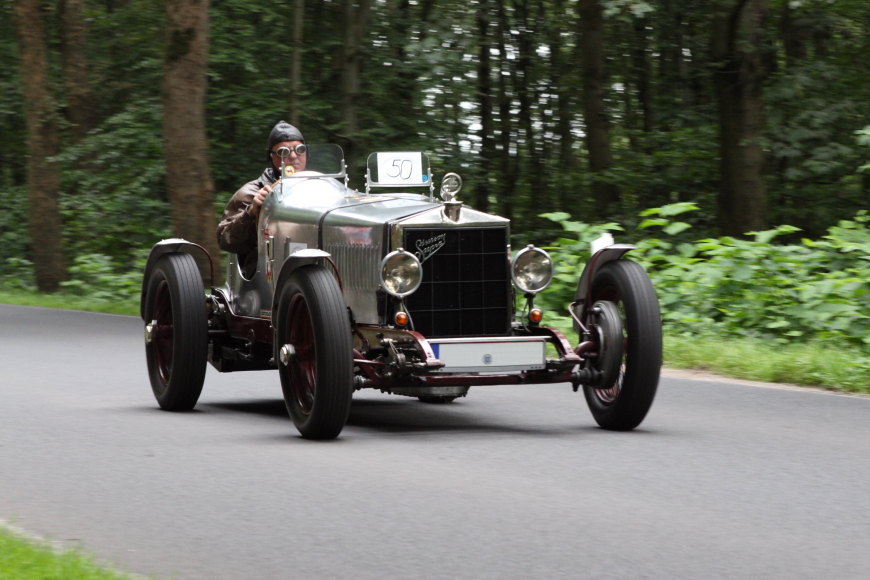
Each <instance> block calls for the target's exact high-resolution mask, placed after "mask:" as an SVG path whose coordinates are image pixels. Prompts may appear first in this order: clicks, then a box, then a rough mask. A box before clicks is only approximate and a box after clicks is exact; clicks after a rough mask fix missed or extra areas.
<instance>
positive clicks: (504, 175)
mask: <svg viewBox="0 0 870 580" xmlns="http://www.w3.org/2000/svg"><path fill="white" fill-rule="evenodd" d="M497 13H498V16H499V18H498V29H497V32H496V36H497V38H498V54H499V63H498V68H499V71H498V117H499V128H500V136H499V144H500V145H501V152H500V153H501V155H500V158H501V159H500V161H501V169H500V175H499V178H500V179H501V182H502V189H501V194H500V196H499V197H500V200H499V201H500V206H501V210H500V213H501V214H502V215H503V216H504V217H506V218H508V219H510V220H512V219H513V215H514V191H515V190H516V185H517V184H516V167H517V166H518V165H519V160H518V159H517V160H516V161H514V159H512V158H511V147H512V146H515V145H516V141H515V140H513V141H512V138H513V137H514V134H513V130H512V125H513V124H512V123H511V101H512V99H511V94H510V92H509V90H508V84H507V81H508V79H509V78H511V77H513V71H511V65H510V60H509V59H508V54H507V46H506V44H505V37H506V36H507V35H508V34H510V26H509V25H508V21H507V14H508V13H507V9H506V6H505V0H498V7H497ZM519 154H520V152H519V149H517V150H516V155H517V157H519Z"/></svg>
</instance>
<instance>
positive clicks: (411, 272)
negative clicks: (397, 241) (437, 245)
mask: <svg viewBox="0 0 870 580" xmlns="http://www.w3.org/2000/svg"><path fill="white" fill-rule="evenodd" d="M422 281H423V266H422V265H421V264H420V260H418V259H417V256H415V255H414V254H411V253H409V252H406V251H405V250H403V249H402V248H399V249H398V250H396V251H395V252H390V253H389V254H387V255H386V257H384V259H383V261H382V262H381V286H383V287H384V290H386V291H387V293H388V294H391V295H392V296H395V297H396V298H404V297H405V296H407V295H409V294H413V293H414V292H416V291H417V288H419V287H420V282H422Z"/></svg>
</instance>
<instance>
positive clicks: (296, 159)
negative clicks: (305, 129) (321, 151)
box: [272, 141, 308, 171]
mask: <svg viewBox="0 0 870 580" xmlns="http://www.w3.org/2000/svg"><path fill="white" fill-rule="evenodd" d="M297 145H302V141H281V142H280V143H276V144H275V145H274V146H273V147H272V165H274V166H275V167H277V168H278V169H281V158H280V157H279V156H278V154H277V153H275V151H277V150H278V149H280V148H281V147H287V148H288V149H290V155H288V156H287V157H285V158H284V163H286V164H287V165H292V166H293V169H295V170H296V171H305V163H306V161H307V160H308V155H307V154H303V155H297V154H296V151H295V149H296V146H297Z"/></svg>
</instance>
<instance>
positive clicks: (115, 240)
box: [57, 99, 171, 270]
mask: <svg viewBox="0 0 870 580" xmlns="http://www.w3.org/2000/svg"><path fill="white" fill-rule="evenodd" d="M160 123H161V107H160V105H159V103H158V102H156V101H155V100H154V99H147V100H143V101H137V102H133V103H131V104H130V105H129V106H128V107H127V108H125V109H124V110H122V111H120V112H119V113H117V114H115V115H113V116H111V117H109V118H108V119H107V120H106V121H104V122H103V123H102V124H101V125H100V126H99V127H98V128H97V129H95V130H94V131H92V132H91V134H90V135H89V136H88V137H87V138H86V139H85V140H83V141H82V142H81V144H79V145H78V146H74V147H69V148H67V149H66V150H65V151H64V152H63V153H62V154H61V155H60V156H58V158H57V161H58V162H60V163H62V164H63V166H64V167H65V168H66V171H64V174H63V182H62V191H61V198H60V201H61V215H62V216H63V218H64V232H63V233H64V237H65V244H64V245H65V248H66V250H67V254H68V256H70V257H73V256H80V255H87V254H103V255H105V256H110V257H111V258H112V260H113V261H114V263H115V266H116V267H117V268H118V269H119V270H124V269H127V268H129V267H130V266H131V265H132V261H133V260H134V258H135V256H136V255H137V253H138V252H140V251H141V250H142V249H143V248H146V247H150V246H151V245H152V244H153V243H154V242H155V241H157V240H159V239H161V238H166V237H170V236H169V234H170V231H171V228H170V219H171V214H170V207H169V202H168V200H167V199H166V196H165V190H164V186H163V179H164V174H165V169H164V164H163V143H162V135H161V125H160Z"/></svg>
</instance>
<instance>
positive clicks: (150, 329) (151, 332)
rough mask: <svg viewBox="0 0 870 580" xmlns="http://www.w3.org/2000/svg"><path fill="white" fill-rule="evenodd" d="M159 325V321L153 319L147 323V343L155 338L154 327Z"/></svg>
mask: <svg viewBox="0 0 870 580" xmlns="http://www.w3.org/2000/svg"><path fill="white" fill-rule="evenodd" d="M156 327H157V321H156V320H152V321H151V322H149V323H148V324H146V325H145V344H151V341H152V340H154V329H155V328H156Z"/></svg>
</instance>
